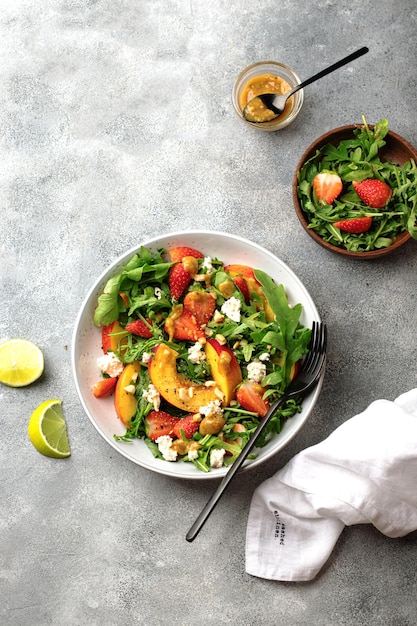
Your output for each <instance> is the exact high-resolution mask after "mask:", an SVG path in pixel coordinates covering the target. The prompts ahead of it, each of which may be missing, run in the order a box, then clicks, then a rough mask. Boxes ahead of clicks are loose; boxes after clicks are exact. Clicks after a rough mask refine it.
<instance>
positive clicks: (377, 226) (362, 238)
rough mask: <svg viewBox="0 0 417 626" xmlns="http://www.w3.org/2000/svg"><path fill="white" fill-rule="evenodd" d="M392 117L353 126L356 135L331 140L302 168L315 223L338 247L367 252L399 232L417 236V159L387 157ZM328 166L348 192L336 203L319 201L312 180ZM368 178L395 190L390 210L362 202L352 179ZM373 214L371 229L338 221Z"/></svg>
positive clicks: (304, 198) (307, 209)
mask: <svg viewBox="0 0 417 626" xmlns="http://www.w3.org/2000/svg"><path fill="white" fill-rule="evenodd" d="M388 130H389V128H388V120H386V119H382V120H380V121H379V122H378V123H377V124H376V125H375V127H374V129H371V128H369V126H368V124H367V122H366V119H365V118H363V126H362V127H360V128H357V129H355V130H354V131H353V138H352V139H346V140H343V141H341V142H340V143H339V145H337V146H334V145H332V144H326V145H325V146H323V148H321V149H320V150H317V151H316V153H315V154H314V155H313V156H312V157H311V158H310V159H309V160H308V161H306V162H305V163H304V164H303V166H302V167H301V169H300V171H299V173H298V187H297V192H298V197H299V199H300V204H301V207H302V210H303V212H304V213H305V215H306V217H307V219H308V221H309V225H308V226H309V228H311V229H312V230H314V231H315V232H316V233H317V234H318V235H320V237H322V238H323V239H324V241H327V242H329V243H331V244H333V245H335V246H339V247H343V248H346V249H347V250H350V251H352V252H365V251H369V250H377V249H381V248H386V247H389V246H390V245H391V244H392V242H393V240H394V239H395V237H396V236H397V235H398V234H400V233H402V232H406V231H408V232H409V233H410V235H411V237H413V238H414V239H417V167H416V163H415V162H414V160H413V159H411V160H410V161H407V162H406V163H404V165H402V166H400V165H397V164H395V163H393V162H391V161H390V160H383V159H382V158H381V156H380V151H381V149H382V148H383V147H384V146H385V145H386V139H385V138H386V136H387V134H388ZM323 170H329V171H332V172H335V173H337V174H338V175H339V176H340V177H341V179H342V182H343V183H344V188H345V190H346V191H345V193H344V194H343V195H341V196H340V197H339V198H338V199H336V200H335V202H334V203H333V204H332V205H327V204H323V203H321V202H319V201H318V200H317V199H316V198H315V194H314V193H313V188H312V181H313V179H314V177H315V175H316V174H317V173H319V172H321V171H323ZM367 178H377V179H379V180H382V181H385V182H386V183H387V184H388V185H389V186H390V187H391V189H392V191H393V195H392V199H391V201H390V202H389V204H388V205H387V207H386V208H384V209H382V210H381V209H373V208H371V207H369V206H368V205H366V204H364V203H363V202H362V201H360V199H359V197H358V196H357V194H356V193H355V191H354V189H353V187H352V184H351V183H352V182H353V181H362V180H365V179H367ZM368 216H369V217H372V226H371V228H370V230H369V231H367V232H365V233H360V234H352V233H346V232H343V231H341V230H339V229H338V228H336V227H335V226H334V223H335V222H338V221H340V220H345V219H351V218H358V217H368Z"/></svg>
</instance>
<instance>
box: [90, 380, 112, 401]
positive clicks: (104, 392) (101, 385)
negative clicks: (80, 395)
mask: <svg viewBox="0 0 417 626" xmlns="http://www.w3.org/2000/svg"><path fill="white" fill-rule="evenodd" d="M116 383H117V376H114V377H113V378H103V380H99V381H98V383H96V384H95V385H94V386H93V394H94V396H95V397H96V398H104V397H106V396H109V395H110V394H112V393H113V391H114V388H115V387H116Z"/></svg>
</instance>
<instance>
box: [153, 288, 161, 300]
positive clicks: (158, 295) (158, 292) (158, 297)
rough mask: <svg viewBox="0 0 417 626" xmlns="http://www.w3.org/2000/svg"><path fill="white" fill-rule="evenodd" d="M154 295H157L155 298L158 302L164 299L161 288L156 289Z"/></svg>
mask: <svg viewBox="0 0 417 626" xmlns="http://www.w3.org/2000/svg"><path fill="white" fill-rule="evenodd" d="M154 294H155V298H156V299H157V300H160V299H161V298H162V289H161V288H160V287H155V291H154Z"/></svg>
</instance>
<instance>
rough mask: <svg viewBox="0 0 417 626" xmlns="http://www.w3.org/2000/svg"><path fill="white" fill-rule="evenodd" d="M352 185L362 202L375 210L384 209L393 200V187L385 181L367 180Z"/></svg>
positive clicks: (355, 181) (354, 182)
mask: <svg viewBox="0 0 417 626" xmlns="http://www.w3.org/2000/svg"><path fill="white" fill-rule="evenodd" d="M352 184H353V188H354V190H355V191H356V193H357V194H358V196H359V198H360V199H361V200H362V202H364V203H365V204H367V205H368V206H370V207H372V208H373V209H382V208H383V207H384V206H385V205H386V204H387V203H388V202H389V201H390V200H391V196H392V190H391V187H390V186H389V185H387V183H385V182H384V181H383V180H379V179H377V178H367V179H366V180H362V181H361V182H359V181H357V180H354V181H353V183H352Z"/></svg>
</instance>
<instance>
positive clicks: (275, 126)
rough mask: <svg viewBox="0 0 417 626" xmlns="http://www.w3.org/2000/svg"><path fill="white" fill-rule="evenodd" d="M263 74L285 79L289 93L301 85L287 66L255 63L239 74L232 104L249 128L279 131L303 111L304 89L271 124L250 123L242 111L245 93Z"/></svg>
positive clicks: (294, 96) (274, 63)
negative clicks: (252, 82) (255, 79)
mask: <svg viewBox="0 0 417 626" xmlns="http://www.w3.org/2000/svg"><path fill="white" fill-rule="evenodd" d="M263 74H271V75H272V76H278V77H279V78H281V79H283V80H284V81H285V82H286V83H288V85H289V87H290V89H289V91H291V89H294V87H296V86H297V85H299V84H300V83H301V80H300V78H299V77H298V75H297V74H296V73H295V72H294V71H293V70H292V69H291V68H289V67H288V66H287V65H284V64H283V63H278V62H276V61H260V62H258V63H254V64H253V65H249V66H248V67H247V68H245V69H244V70H243V72H241V73H240V74H239V76H238V77H237V79H236V82H235V84H234V85H233V92H232V102H233V106H234V108H235V111H236V113H237V114H238V116H239V117H240V119H241V120H242V121H243V122H245V124H247V125H248V126H252V127H253V128H256V129H257V130H262V131H267V132H271V131H277V130H280V129H281V128H285V126H288V124H291V122H293V121H294V120H295V118H296V117H297V115H298V114H299V112H300V110H301V107H302V106H303V102H304V91H303V89H300V91H297V92H296V93H295V94H294V95H293V96H291V98H290V100H289V101H288V102H287V106H286V108H285V111H284V112H283V113H281V115H279V116H278V117H277V118H275V119H273V120H271V121H270V122H261V123H256V122H249V121H248V120H247V119H245V118H244V117H243V113H242V111H243V108H244V106H245V104H246V102H244V101H243V99H242V98H244V92H245V90H246V89H247V86H248V83H249V82H250V81H251V79H254V78H255V77H258V76H262V75H263ZM264 93H266V92H264Z"/></svg>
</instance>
